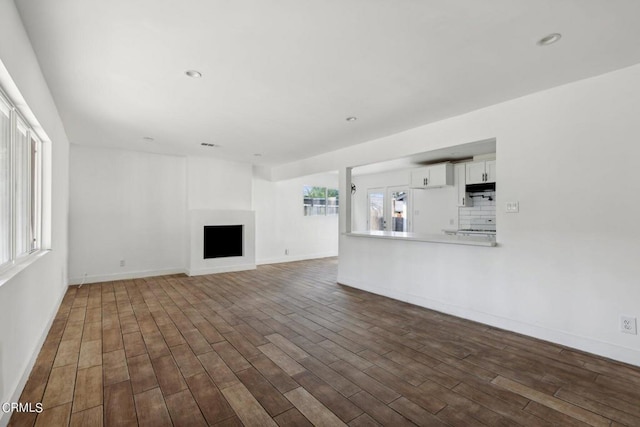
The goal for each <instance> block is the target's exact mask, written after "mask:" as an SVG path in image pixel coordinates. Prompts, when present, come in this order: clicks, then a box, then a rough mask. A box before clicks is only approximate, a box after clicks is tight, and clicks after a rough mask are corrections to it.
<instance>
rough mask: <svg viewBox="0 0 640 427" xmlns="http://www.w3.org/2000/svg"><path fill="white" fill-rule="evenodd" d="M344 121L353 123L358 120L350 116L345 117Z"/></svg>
mask: <svg viewBox="0 0 640 427" xmlns="http://www.w3.org/2000/svg"><path fill="white" fill-rule="evenodd" d="M346 120H347V121H348V122H355V121H356V120H358V118H357V117H353V116H351V117H347V119H346Z"/></svg>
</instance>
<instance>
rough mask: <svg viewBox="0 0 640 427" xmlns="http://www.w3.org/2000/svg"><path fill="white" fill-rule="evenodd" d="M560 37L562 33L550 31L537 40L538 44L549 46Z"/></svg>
mask: <svg viewBox="0 0 640 427" xmlns="http://www.w3.org/2000/svg"><path fill="white" fill-rule="evenodd" d="M561 38H562V34H560V33H552V34H549V35H548V36H544V37H543V38H541V39H540V40H538V46H549V45H550V44H554V43H555V42H557V41H558V40H560V39H561Z"/></svg>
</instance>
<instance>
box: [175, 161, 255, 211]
mask: <svg viewBox="0 0 640 427" xmlns="http://www.w3.org/2000/svg"><path fill="white" fill-rule="evenodd" d="M252 177H253V173H252V169H251V164H250V163H238V162H231V161H227V160H218V159H214V158H211V157H188V158H187V199H188V209H190V210H191V209H225V210H234V209H237V210H250V209H251V185H252V182H251V180H252Z"/></svg>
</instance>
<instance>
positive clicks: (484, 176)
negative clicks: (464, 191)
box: [465, 160, 496, 184]
mask: <svg viewBox="0 0 640 427" xmlns="http://www.w3.org/2000/svg"><path fill="white" fill-rule="evenodd" d="M465 172H466V181H465V182H466V183H467V184H486V183H489V182H496V161H495V160H484V161H481V162H470V163H467V164H466V171H465Z"/></svg>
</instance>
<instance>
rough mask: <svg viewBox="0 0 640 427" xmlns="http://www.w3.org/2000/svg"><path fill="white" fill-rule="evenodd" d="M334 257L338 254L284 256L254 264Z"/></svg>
mask: <svg viewBox="0 0 640 427" xmlns="http://www.w3.org/2000/svg"><path fill="white" fill-rule="evenodd" d="M336 256H338V252H323V253H319V254H308V255H294V256H291V255H285V256H282V257H276V258H265V259H261V260H258V261H256V264H258V265H265V264H280V263H283V262H294V261H305V260H308V259H319V258H330V257H336Z"/></svg>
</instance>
